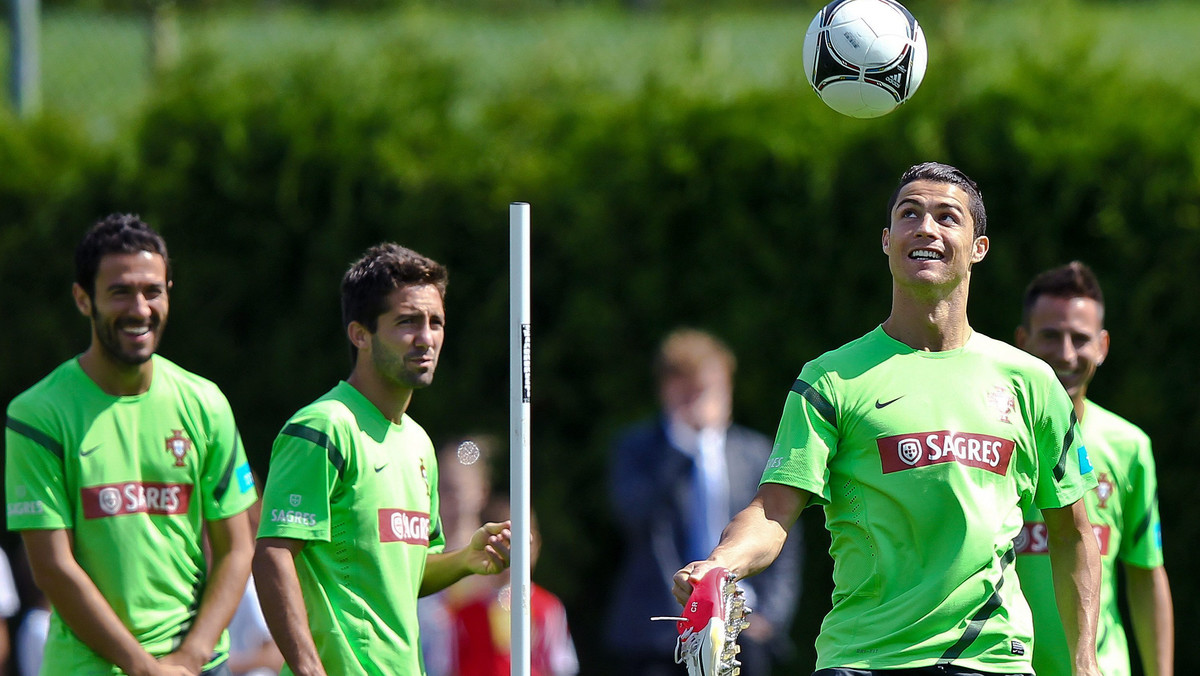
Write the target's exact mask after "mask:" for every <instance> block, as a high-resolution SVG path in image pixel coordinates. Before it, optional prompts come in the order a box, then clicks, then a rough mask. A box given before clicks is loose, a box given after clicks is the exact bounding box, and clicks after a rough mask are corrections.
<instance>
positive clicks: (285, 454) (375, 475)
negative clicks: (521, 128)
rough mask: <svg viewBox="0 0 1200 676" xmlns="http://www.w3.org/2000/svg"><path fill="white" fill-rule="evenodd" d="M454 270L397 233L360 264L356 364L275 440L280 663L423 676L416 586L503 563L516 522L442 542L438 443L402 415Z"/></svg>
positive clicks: (261, 592) (354, 312)
mask: <svg viewBox="0 0 1200 676" xmlns="http://www.w3.org/2000/svg"><path fill="white" fill-rule="evenodd" d="M446 277H447V274H446V269H445V268H444V267H443V266H442V265H440V264H438V263H437V262H435V261H433V260H431V259H429V258H426V257H425V256H422V255H420V254H418V253H416V252H415V251H412V250H410V249H406V248H404V247H401V246H399V245H396V244H383V245H380V246H377V247H373V248H371V249H369V250H368V251H367V252H366V254H365V255H364V256H363V258H362V259H360V260H359V261H358V262H357V263H355V264H354V265H353V266H351V268H350V270H348V271H347V272H346V275H345V277H344V278H343V279H342V323H343V325H344V327H345V330H346V336H347V338H348V339H349V340H350V352H351V360H352V362H353V368H352V370H351V372H350V376H349V377H348V378H347V379H346V380H345V381H343V382H341V383H338V384H337V385H336V386H335V387H334V388H333V389H332V390H330V391H329V392H328V393H326V394H325V395H324V396H322V397H321V398H320V399H317V400H316V401H315V402H313V403H312V404H309V405H308V406H306V407H304V408H303V409H301V410H300V411H299V412H297V413H296V414H295V415H294V416H292V418H291V420H289V421H288V422H287V424H286V425H284V427H283V430H282V431H281V432H280V433H279V436H278V438H276V440H275V446H274V448H273V449H272V451H271V465H270V470H269V474H268V475H267V485H266V488H265V489H264V490H263V494H264V495H263V515H262V521H261V523H260V526H259V531H258V536H259V540H258V546H257V550H256V552H255V555H254V579H255V581H256V584H257V587H258V596H259V599H260V601H261V603H262V609H263V614H264V616H265V617H266V619H267V625H268V626H269V627H270V629H271V633H272V635H273V636H274V637H275V642H276V643H277V644H278V645H279V649H280V651H281V652H282V653H283V656H284V659H285V660H286V661H287V669H285V672H284V673H293V674H298V675H303V676H308V675H313V674H315V675H324V674H379V675H380V676H420V675H423V674H424V673H425V668H424V664H423V661H422V658H421V650H420V640H419V631H418V627H417V598H418V597H419V596H425V595H427V594H432V593H433V592H436V591H439V590H441V589H444V588H445V587H447V586H449V585H451V584H453V583H454V582H456V581H458V580H460V579H462V578H463V577H466V576H467V575H470V574H473V573H474V574H494V573H499V572H500V571H502V570H504V569H505V568H507V567H508V562H509V544H510V540H511V532H510V524H509V523H508V522H504V523H487V524H484V525H483V526H481V527H480V528H479V529H478V530H476V531H475V533H474V534H473V535H472V536H471V539H470V541H469V542H468V543H467V544H466V545H464V546H463V547H462V548H460V549H457V550H454V551H452V552H443V549H444V546H445V536H444V534H443V531H442V526H441V519H440V518H439V516H438V492H437V490H438V481H437V477H438V474H437V461H436V459H435V456H434V449H433V444H432V443H431V442H430V440H429V436H428V435H426V434H425V430H423V429H421V427H420V425H418V424H417V423H416V422H415V421H414V420H413V419H412V418H410V417H408V414H407V413H406V411H407V409H408V405H409V402H411V401H412V396H413V392H415V391H416V390H418V389H422V388H424V387H428V386H429V385H430V384H431V383H432V382H433V374H434V371H435V370H436V369H437V364H438V357H439V356H440V354H441V349H442V341H443V338H444V337H445V328H446V311H445V304H444V298H445V293H446Z"/></svg>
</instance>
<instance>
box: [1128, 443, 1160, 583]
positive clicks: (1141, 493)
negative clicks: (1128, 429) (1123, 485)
mask: <svg viewBox="0 0 1200 676" xmlns="http://www.w3.org/2000/svg"><path fill="white" fill-rule="evenodd" d="M1121 509H1122V512H1123V514H1124V519H1125V523H1124V526H1123V530H1122V531H1121V532H1122V537H1121V551H1120V552H1119V557H1120V559H1121V560H1122V561H1125V562H1126V563H1131V564H1133V565H1135V566H1141V567H1143V568H1157V567H1158V566H1161V565H1163V553H1162V524H1161V523H1160V521H1159V517H1158V478H1157V476H1156V472H1155V466H1154V454H1153V453H1152V452H1151V450H1150V440H1149V439H1148V438H1147V439H1144V440H1142V441H1141V442H1140V443H1138V444H1137V452H1136V454H1135V456H1134V458H1133V461H1132V465H1131V467H1130V471H1129V490H1128V492H1127V493H1126V495H1125V496H1124V504H1123V505H1122V506H1121Z"/></svg>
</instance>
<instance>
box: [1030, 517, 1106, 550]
mask: <svg viewBox="0 0 1200 676" xmlns="http://www.w3.org/2000/svg"><path fill="white" fill-rule="evenodd" d="M1092 533H1094V534H1095V535H1096V545H1097V546H1098V547H1100V556H1107V555H1108V543H1109V541H1110V540H1111V539H1112V528H1110V527H1109V526H1102V525H1100V524H1092ZM1013 547H1014V548H1015V549H1016V550H1017V554H1049V553H1050V535H1049V533H1047V531H1046V524H1044V523H1042V522H1041V521H1026V522H1025V525H1023V526H1021V532H1020V534H1018V535H1017V537H1016V539H1014V540H1013Z"/></svg>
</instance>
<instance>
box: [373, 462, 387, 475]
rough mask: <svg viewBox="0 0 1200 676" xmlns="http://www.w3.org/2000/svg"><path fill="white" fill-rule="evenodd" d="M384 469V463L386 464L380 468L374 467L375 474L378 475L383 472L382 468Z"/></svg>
mask: <svg viewBox="0 0 1200 676" xmlns="http://www.w3.org/2000/svg"><path fill="white" fill-rule="evenodd" d="M384 467H387V463H386V462H385V463H383V464H382V465H380V466H378V467H376V468H375V473H376V474H379V473H380V472H382V471H383V468H384Z"/></svg>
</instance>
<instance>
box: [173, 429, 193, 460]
mask: <svg viewBox="0 0 1200 676" xmlns="http://www.w3.org/2000/svg"><path fill="white" fill-rule="evenodd" d="M171 432H173V434H172V435H171V436H169V437H167V451H169V452H170V453H171V455H173V456H175V466H176V467H187V463H185V462H184V461H183V460H184V458H185V457H187V453H188V451H190V450H192V440H191V439H188V438H187V437H185V436H183V430H171Z"/></svg>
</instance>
